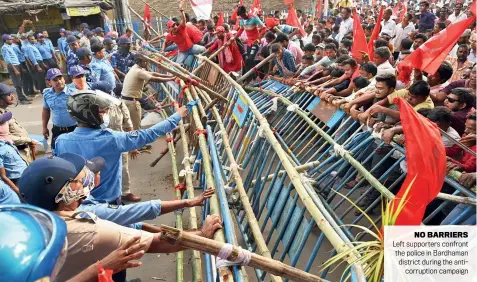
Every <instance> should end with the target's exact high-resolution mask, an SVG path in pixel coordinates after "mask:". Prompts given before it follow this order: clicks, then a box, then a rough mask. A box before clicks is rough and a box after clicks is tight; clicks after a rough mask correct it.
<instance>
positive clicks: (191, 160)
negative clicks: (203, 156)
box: [182, 155, 195, 164]
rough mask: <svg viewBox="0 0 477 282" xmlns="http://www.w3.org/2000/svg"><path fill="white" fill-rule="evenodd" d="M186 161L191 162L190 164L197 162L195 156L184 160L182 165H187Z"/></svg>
mask: <svg viewBox="0 0 477 282" xmlns="http://www.w3.org/2000/svg"><path fill="white" fill-rule="evenodd" d="M186 161H189V163H190V164H191V163H193V162H194V161H195V156H194V155H192V156H190V157H188V158H184V159H183V160H182V164H185V163H186Z"/></svg>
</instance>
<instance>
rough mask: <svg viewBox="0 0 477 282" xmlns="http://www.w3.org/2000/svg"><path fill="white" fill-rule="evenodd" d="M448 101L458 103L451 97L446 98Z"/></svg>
mask: <svg viewBox="0 0 477 282" xmlns="http://www.w3.org/2000/svg"><path fill="white" fill-rule="evenodd" d="M446 100H447V101H449V103H454V102H457V100H456V99H453V98H449V97H446Z"/></svg>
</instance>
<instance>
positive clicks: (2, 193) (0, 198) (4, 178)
mask: <svg viewBox="0 0 477 282" xmlns="http://www.w3.org/2000/svg"><path fill="white" fill-rule="evenodd" d="M11 118H12V113H11V112H6V113H4V114H1V115H0V204H14V203H20V200H19V198H18V195H20V190H19V189H18V187H17V184H18V180H19V179H20V176H21V175H22V173H23V171H24V170H25V169H26V168H27V163H26V162H25V161H24V160H23V159H22V157H21V156H20V153H19V152H18V149H17V148H16V147H15V146H14V145H13V142H12V140H11V139H10V137H9V135H10V133H9V131H8V121H9V120H10V119H11Z"/></svg>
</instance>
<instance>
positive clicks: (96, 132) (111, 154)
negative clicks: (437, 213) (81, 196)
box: [55, 91, 187, 204]
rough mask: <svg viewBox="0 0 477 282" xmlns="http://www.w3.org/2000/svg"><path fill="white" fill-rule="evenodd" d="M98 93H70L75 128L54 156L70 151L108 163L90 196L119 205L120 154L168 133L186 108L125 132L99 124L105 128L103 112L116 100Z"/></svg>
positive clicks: (184, 112) (69, 101)
mask: <svg viewBox="0 0 477 282" xmlns="http://www.w3.org/2000/svg"><path fill="white" fill-rule="evenodd" d="M101 93H102V92H101ZM101 93H99V94H101ZM99 94H98V93H95V92H93V91H78V92H76V93H72V94H71V95H70V98H69V99H68V104H67V107H68V113H69V114H70V115H71V117H72V118H73V119H75V120H76V121H77V122H78V127H77V128H76V129H75V130H74V131H73V132H72V133H70V134H66V135H62V136H60V138H58V140H57V141H56V148H55V155H60V154H62V153H66V152H72V153H76V154H79V155H81V156H83V157H86V158H92V157H96V156H101V157H103V158H104V159H105V160H106V164H107V165H106V168H105V169H104V170H103V171H102V175H101V176H102V181H101V184H100V185H99V187H97V188H96V189H95V191H93V192H92V195H93V196H94V198H95V199H97V200H101V201H106V202H109V203H112V204H121V197H120V196H121V194H122V193H121V188H120V187H121V181H122V173H121V171H122V162H121V154H122V153H123V152H129V151H132V150H134V149H138V148H140V147H142V146H144V145H145V144H148V143H150V142H152V141H154V140H156V139H157V138H158V137H160V136H162V135H164V134H166V133H167V132H170V131H171V130H172V129H174V128H175V127H176V126H177V124H178V123H179V121H180V120H181V118H182V117H184V116H185V115H186V112H187V111H186V109H185V107H182V108H178V109H177V111H176V113H175V114H174V115H172V116H171V117H169V119H167V120H165V121H163V122H161V123H158V124H156V125H154V126H152V127H151V128H148V129H145V130H137V131H131V132H127V133H126V132H116V131H111V130H105V129H102V127H104V128H106V127H107V126H108V123H109V117H108V115H105V113H106V112H107V109H108V108H109V107H110V106H111V104H112V103H116V102H115V101H114V100H113V99H112V98H113V97H111V96H110V95H107V94H104V93H103V94H104V95H99ZM116 104H117V103H116Z"/></svg>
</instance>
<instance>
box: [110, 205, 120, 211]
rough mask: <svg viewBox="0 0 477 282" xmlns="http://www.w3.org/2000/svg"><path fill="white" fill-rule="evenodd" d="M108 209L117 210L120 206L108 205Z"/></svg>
mask: <svg viewBox="0 0 477 282" xmlns="http://www.w3.org/2000/svg"><path fill="white" fill-rule="evenodd" d="M108 208H110V209H115V210H117V209H118V208H119V206H118V205H113V204H108Z"/></svg>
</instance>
